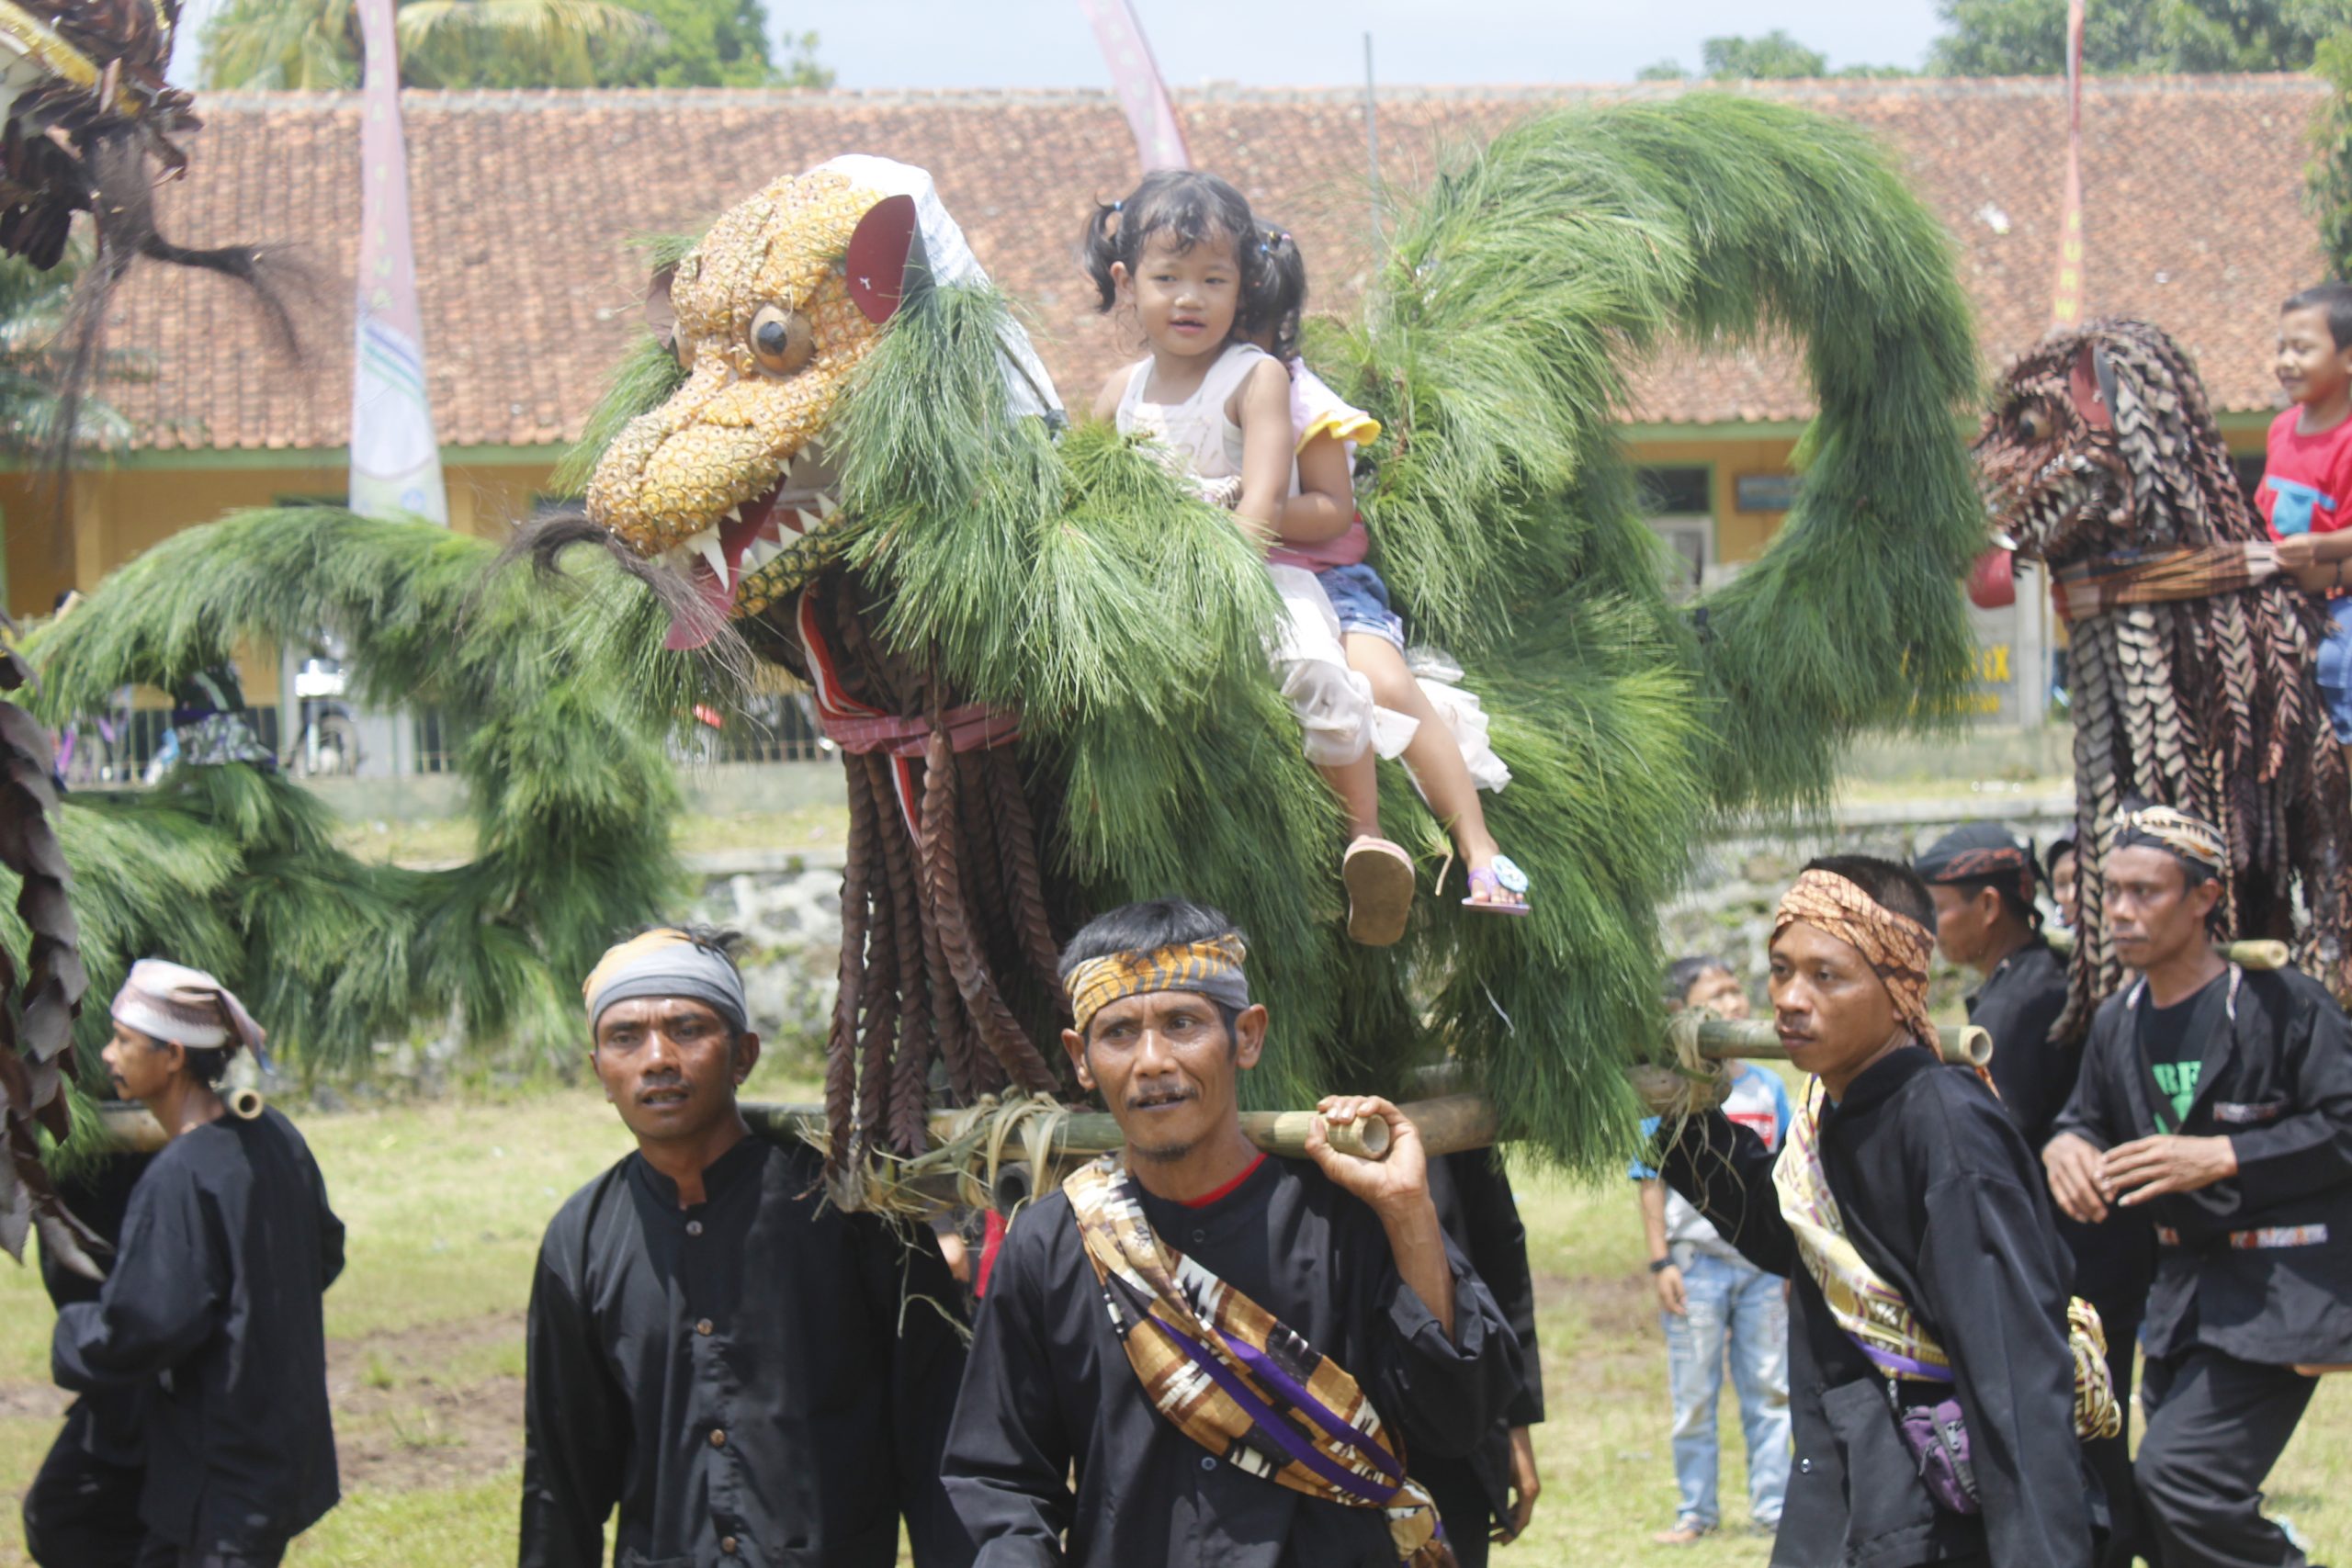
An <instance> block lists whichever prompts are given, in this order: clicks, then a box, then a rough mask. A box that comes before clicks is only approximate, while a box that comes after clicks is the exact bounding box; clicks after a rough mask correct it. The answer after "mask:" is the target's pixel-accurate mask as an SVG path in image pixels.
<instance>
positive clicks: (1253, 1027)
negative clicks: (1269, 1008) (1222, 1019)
mask: <svg viewBox="0 0 2352 1568" xmlns="http://www.w3.org/2000/svg"><path fill="white" fill-rule="evenodd" d="M1265 1048H1266V1004H1265V1003H1263V1002H1251V1003H1250V1005H1249V1006H1248V1007H1246V1008H1243V1009H1242V1010H1240V1012H1238V1013H1237V1014H1236V1015H1235V1016H1234V1020H1233V1063H1234V1066H1238V1067H1239V1068H1241V1069H1242V1070H1243V1071H1245V1072H1246V1071H1248V1070H1249V1069H1250V1068H1251V1067H1254V1066H1257V1065H1258V1057H1259V1055H1261V1053H1262V1052H1263V1051H1264V1050H1265Z"/></svg>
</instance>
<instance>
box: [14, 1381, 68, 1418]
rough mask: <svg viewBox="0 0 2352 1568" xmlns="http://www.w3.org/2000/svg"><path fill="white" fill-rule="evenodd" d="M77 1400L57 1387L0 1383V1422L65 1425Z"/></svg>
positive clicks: (49, 1384) (43, 1383) (31, 1383)
mask: <svg viewBox="0 0 2352 1568" xmlns="http://www.w3.org/2000/svg"><path fill="white" fill-rule="evenodd" d="M73 1403H74V1396H73V1395H72V1394H70V1393H66V1392H65V1391H64V1390H63V1389H62V1388H59V1387H58V1386H57V1385H56V1384H54V1383H46V1382H0V1420H9V1419H16V1420H25V1421H62V1420H64V1419H65V1407H66V1406H67V1405H69V1404H73Z"/></svg>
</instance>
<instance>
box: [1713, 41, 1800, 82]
mask: <svg viewBox="0 0 2352 1568" xmlns="http://www.w3.org/2000/svg"><path fill="white" fill-rule="evenodd" d="M1699 64H1700V69H1701V70H1702V72H1704V73H1706V74H1707V75H1708V76H1710V77H1713V78H1714V79H1715V80H1717V81H1724V80H1739V81H1758V82H1770V81H1781V80H1786V79H1788V78H1791V77H1799V76H1826V75H1827V74H1829V57H1828V56H1827V55H1826V54H1824V53H1822V52H1821V51H1819V50H1817V49H1808V48H1806V47H1805V46H1804V44H1801V43H1799V42H1798V41H1797V40H1796V39H1792V38H1791V37H1790V36H1789V35H1788V34H1787V32H1785V31H1784V30H1782V29H1781V28H1773V29H1772V30H1771V31H1770V32H1769V33H1766V34H1765V35H1764V36H1763V37H1761V38H1741V37H1737V36H1734V37H1729V38H1711V39H1708V40H1707V41H1706V42H1705V43H1703V44H1701V45H1700V46H1699Z"/></svg>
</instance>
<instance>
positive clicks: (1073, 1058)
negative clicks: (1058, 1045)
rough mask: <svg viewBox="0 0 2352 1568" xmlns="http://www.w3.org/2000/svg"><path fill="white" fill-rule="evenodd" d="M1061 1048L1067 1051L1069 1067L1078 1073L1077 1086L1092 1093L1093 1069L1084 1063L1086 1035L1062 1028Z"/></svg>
mask: <svg viewBox="0 0 2352 1568" xmlns="http://www.w3.org/2000/svg"><path fill="white" fill-rule="evenodd" d="M1062 1049H1063V1050H1064V1051H1065V1052H1067V1053H1069V1065H1070V1069H1071V1071H1073V1072H1075V1073H1076V1074H1077V1075H1078V1087H1079V1088H1080V1089H1085V1090H1086V1091H1087V1092H1088V1093H1090V1094H1091V1093H1092V1092H1093V1091H1094V1089H1095V1088H1096V1085H1095V1082H1094V1069H1093V1068H1091V1067H1090V1066H1087V1065H1086V1036H1085V1035H1083V1034H1080V1032H1078V1031H1077V1030H1075V1029H1065V1030H1063V1031H1062Z"/></svg>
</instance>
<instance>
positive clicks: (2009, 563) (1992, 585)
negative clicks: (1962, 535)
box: [1968, 550, 2018, 610]
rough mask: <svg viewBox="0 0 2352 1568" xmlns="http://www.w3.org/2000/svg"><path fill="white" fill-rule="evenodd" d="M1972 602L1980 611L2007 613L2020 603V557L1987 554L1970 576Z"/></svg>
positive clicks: (2001, 552) (1969, 597)
mask: <svg viewBox="0 0 2352 1568" xmlns="http://www.w3.org/2000/svg"><path fill="white" fill-rule="evenodd" d="M1968 602H1969V603H1970V604H1973V605H1975V606H1976V607H1977V608H1978V609H1980V610H2005V609H2007V608H2008V606H2010V605H2011V604H2016V603H2017V602H2018V579H2017V557H2016V556H2014V555H2012V554H2011V553H2010V552H2008V551H2007V550H1986V551H1985V553H1984V554H1983V555H1981V556H1978V557H1977V558H1976V566H1975V568H1974V570H1972V571H1970V572H1969V574H1968Z"/></svg>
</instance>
